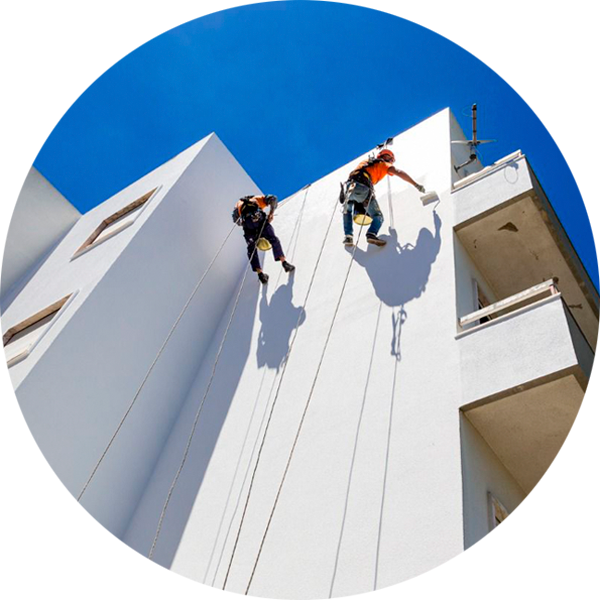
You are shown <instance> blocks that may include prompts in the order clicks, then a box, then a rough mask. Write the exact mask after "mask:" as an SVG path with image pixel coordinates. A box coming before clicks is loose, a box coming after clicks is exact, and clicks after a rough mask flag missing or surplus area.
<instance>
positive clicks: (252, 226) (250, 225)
mask: <svg viewBox="0 0 600 600" xmlns="http://www.w3.org/2000/svg"><path fill="white" fill-rule="evenodd" d="M267 206H268V207H269V214H268V215H267V213H265V212H264V210H263V209H264V208H266V207H267ZM276 208H277V198H276V197H275V196H271V195H267V196H244V197H243V198H240V200H238V202H237V204H236V205H235V208H234V210H233V214H232V217H233V220H234V222H235V223H237V224H238V225H240V226H241V227H243V229H244V238H245V240H246V244H247V245H248V259H249V260H250V265H251V266H252V270H253V271H254V272H255V273H257V275H258V279H259V280H260V282H261V283H267V281H269V276H268V275H267V274H266V273H263V270H262V268H261V266H260V258H259V256H258V250H257V248H256V244H257V242H258V240H259V239H260V238H264V239H265V240H267V241H269V242H270V244H271V246H272V248H273V257H274V258H275V260H276V261H280V262H281V266H282V267H283V270H284V271H285V272H286V273H291V272H292V271H293V270H294V269H295V268H296V267H294V265H291V264H290V263H289V262H287V261H286V260H285V255H284V253H283V249H282V248H281V242H280V241H279V238H278V237H277V236H276V235H275V231H274V229H273V226H272V225H271V221H273V216H274V214H275V209H276Z"/></svg>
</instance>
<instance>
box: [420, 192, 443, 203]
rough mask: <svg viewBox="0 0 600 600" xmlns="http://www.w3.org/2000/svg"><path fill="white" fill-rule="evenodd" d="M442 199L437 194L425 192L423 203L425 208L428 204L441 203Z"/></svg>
mask: <svg viewBox="0 0 600 600" xmlns="http://www.w3.org/2000/svg"><path fill="white" fill-rule="evenodd" d="M439 201H440V198H439V196H438V195H437V192H425V194H423V196H421V202H422V203H423V206H427V205H428V204H431V203H432V202H439Z"/></svg>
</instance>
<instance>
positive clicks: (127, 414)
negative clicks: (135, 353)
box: [77, 219, 239, 502]
mask: <svg viewBox="0 0 600 600" xmlns="http://www.w3.org/2000/svg"><path fill="white" fill-rule="evenodd" d="M238 221H239V219H238ZM236 226H237V223H235V224H234V225H233V227H232V228H231V229H230V231H229V233H228V234H227V236H226V237H225V240H224V241H223V243H222V244H221V247H220V248H219V249H218V250H217V253H216V254H215V255H214V257H213V259H212V260H211V262H210V264H209V265H208V267H207V268H206V270H205V271H204V273H203V274H202V277H200V281H198V283H197V284H196V287H195V288H194V290H193V291H192V293H191V294H190V297H189V298H188V300H187V302H186V303H185V305H184V307H183V309H182V310H181V312H180V313H179V316H178V317H177V319H176V320H175V323H174V324H173V326H172V327H171V330H170V331H169V333H168V334H167V337H166V338H165V341H164V342H163V343H162V346H161V347H160V349H159V351H158V353H157V355H156V356H155V358H154V360H153V361H152V364H151V365H150V368H149V369H148V371H147V373H146V375H145V376H144V378H143V380H142V383H141V384H140V386H139V387H138V389H137V391H136V393H135V394H134V396H133V400H132V401H131V404H130V405H129V407H128V408H127V410H126V411H125V414H124V415H123V418H122V419H121V421H120V422H119V425H118V426H117V428H116V429H115V432H114V433H113V435H112V437H111V438H110V441H109V442H108V445H107V446H106V448H105V449H104V452H102V455H101V456H100V459H99V460H98V462H97V463H96V465H95V466H94V468H93V470H92V472H91V474H90V476H89V477H88V480H87V481H86V482H85V485H84V486H83V489H82V490H81V492H80V493H79V496H77V501H78V502H80V501H81V498H82V496H83V495H84V494H85V491H86V490H87V488H88V486H89V485H90V483H91V481H92V479H93V478H94V476H95V475H96V471H98V468H99V467H100V464H101V463H102V461H103V460H104V458H105V456H106V455H107V453H108V451H109V449H110V447H111V446H112V444H113V442H114V441H115V438H116V437H117V435H118V434H119V431H120V430H121V428H122V427H123V424H124V423H125V420H126V419H127V417H128V416H129V413H130V412H131V410H132V408H133V405H134V404H135V402H136V400H137V399H138V396H139V395H140V393H141V391H142V389H143V387H144V385H146V382H147V381H148V378H149V377H150V374H151V373H152V370H153V369H154V367H155V365H156V363H157V362H158V359H159V358H160V356H161V354H162V353H163V350H164V349H165V347H166V346H167V344H168V343H169V340H170V339H171V336H172V335H173V333H174V331H175V329H176V328H177V325H179V322H180V321H181V319H182V317H183V315H184V314H185V312H186V311H187V309H188V307H189V305H190V304H191V302H192V300H193V299H194V296H195V295H196V292H197V291H198V288H199V287H200V285H201V284H202V282H203V281H204V279H205V278H206V276H207V275H208V272H209V271H210V269H211V268H212V266H213V264H214V263H215V261H216V260H217V258H218V256H219V254H220V253H221V251H222V250H223V248H224V246H225V244H226V243H227V240H228V239H229V236H230V235H231V234H232V232H233V230H234V229H235V227H236Z"/></svg>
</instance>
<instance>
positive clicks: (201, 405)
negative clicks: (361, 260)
mask: <svg viewBox="0 0 600 600" xmlns="http://www.w3.org/2000/svg"><path fill="white" fill-rule="evenodd" d="M307 194H308V189H307V193H306V194H305V196H304V202H303V204H302V209H304V203H305V202H306V196H307ZM267 223H268V220H267V219H266V218H265V219H264V221H263V224H262V226H261V228H260V232H259V234H258V236H257V239H260V237H261V235H262V232H263V230H264V228H265V226H266V224H267ZM296 224H297V223H296ZM295 229H296V227H295V226H294V230H295ZM292 235H293V232H292ZM257 249H258V246H257V244H254V249H253V250H252V254H251V255H250V257H249V259H248V261H249V262H251V261H252V258H253V257H254V254H255V253H256V251H257ZM249 271H250V267H249V266H248V267H247V268H246V271H245V273H244V277H243V278H242V283H241V284H240V288H239V290H238V293H237V296H236V299H235V303H234V306H233V309H232V311H231V315H230V317H229V322H228V323H227V327H226V328H225V332H224V333H223V337H222V338H221V343H220V345H219V349H218V351H217V355H216V357H215V362H214V364H213V368H212V372H211V375H210V379H209V381H208V384H207V386H206V389H205V391H204V396H203V397H202V400H201V402H200V406H199V407H198V410H197V412H196V416H195V418H194V422H193V424H192V429H191V431H190V435H189V436H188V441H187V444H186V447H185V450H184V453H183V457H182V460H181V463H180V465H179V468H178V469H177V472H176V474H175V477H174V478H173V481H172V482H171V486H170V488H169V491H168V493H167V498H166V500H165V503H164V505H163V508H162V511H161V514H160V517H159V520H158V526H157V529H156V533H155V536H154V540H153V542H152V547H151V548H150V552H149V554H148V558H152V556H153V554H154V550H155V548H156V544H157V542H158V538H159V536H160V533H161V530H162V525H163V521H164V518H165V515H166V513H167V509H168V506H169V503H170V501H171V497H172V495H173V492H174V490H175V486H176V485H177V482H178V480H179V477H180V475H181V472H182V471H183V468H184V466H185V463H186V461H187V458H188V455H189V451H190V448H191V445H192V441H193V438H194V434H195V433H196V428H197V426H198V421H199V420H200V414H201V413H202V409H203V407H204V403H205V401H206V398H207V397H208V394H209V392H210V389H211V387H212V382H213V379H214V377H215V373H216V370H217V365H218V364H219V359H220V357H221V352H222V351H223V347H224V345H225V340H226V339H227V334H228V333H229V329H230V327H231V323H232V322H233V318H234V316H235V313H236V310H237V307H238V304H239V301H240V297H241V294H242V289H243V287H244V283H245V281H246V277H247V276H248V272H249Z"/></svg>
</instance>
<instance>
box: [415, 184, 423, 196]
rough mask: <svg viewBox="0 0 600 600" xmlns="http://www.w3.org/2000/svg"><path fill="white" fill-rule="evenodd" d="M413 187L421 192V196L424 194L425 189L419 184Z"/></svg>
mask: <svg viewBox="0 0 600 600" xmlns="http://www.w3.org/2000/svg"><path fill="white" fill-rule="evenodd" d="M415 187H416V188H417V189H418V190H419V192H421V194H424V193H425V188H424V187H423V186H422V185H421V184H420V183H417V185H415Z"/></svg>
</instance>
